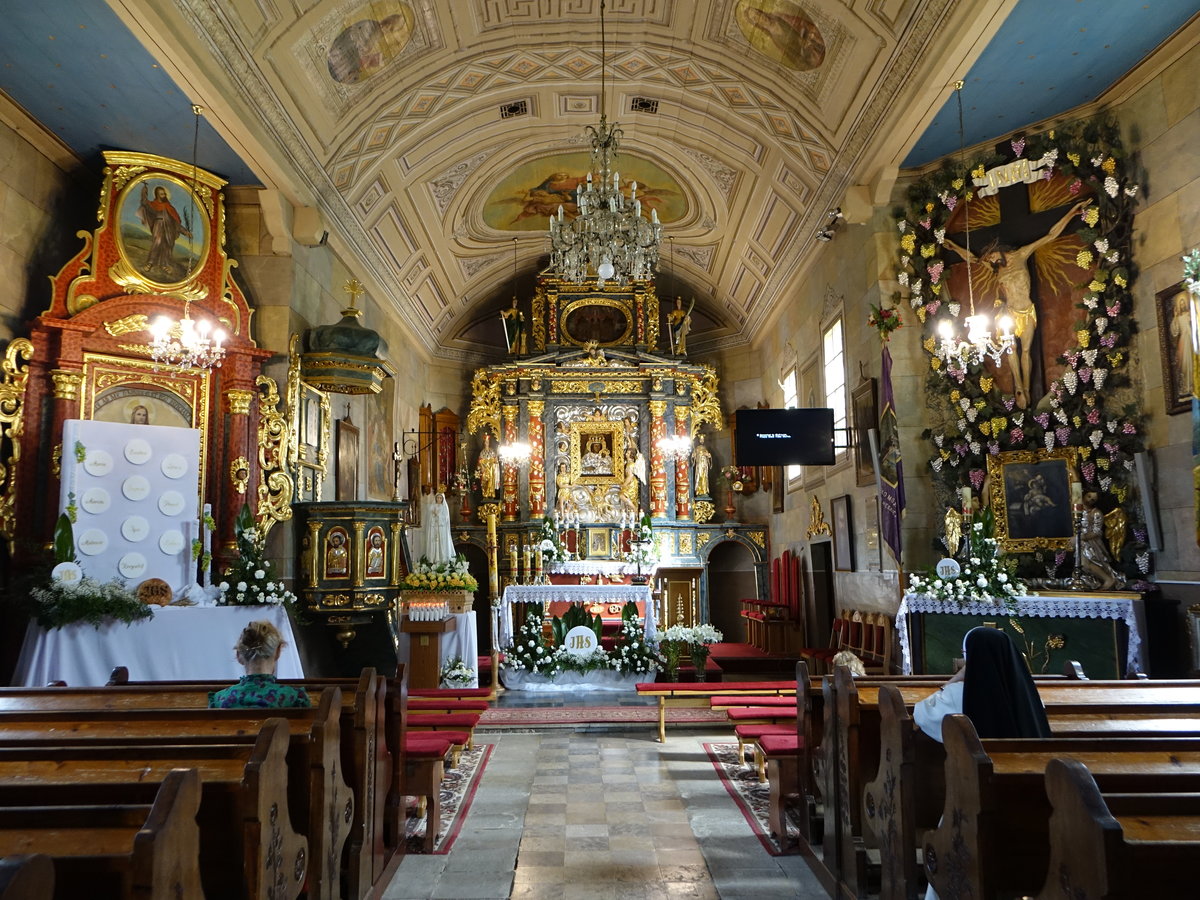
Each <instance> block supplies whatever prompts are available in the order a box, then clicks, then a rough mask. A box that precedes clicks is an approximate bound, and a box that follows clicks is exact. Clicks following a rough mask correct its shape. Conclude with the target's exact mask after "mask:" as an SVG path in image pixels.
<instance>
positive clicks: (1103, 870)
mask: <svg viewBox="0 0 1200 900" xmlns="http://www.w3.org/2000/svg"><path fill="white" fill-rule="evenodd" d="M1046 795H1047V797H1049V799H1050V805H1051V806H1052V807H1053V809H1054V812H1053V813H1052V814H1051V816H1050V860H1049V866H1048V871H1047V873H1046V883H1045V885H1044V886H1043V887H1042V889H1041V891H1040V892H1038V894H1037V900H1075V898H1077V897H1087V898H1091V900H1140V898H1143V897H1187V896H1194V895H1195V894H1196V891H1197V886H1196V879H1197V861H1198V860H1200V794H1195V793H1192V794H1166V795H1164V794H1102V793H1101V792H1100V788H1099V786H1098V785H1097V784H1096V780H1095V779H1094V778H1093V777H1092V775H1091V773H1090V772H1089V771H1088V770H1087V767H1086V766H1084V765H1083V764H1082V763H1079V762H1076V761H1075V760H1071V759H1053V760H1051V761H1050V762H1049V763H1048V764H1047V766H1046Z"/></svg>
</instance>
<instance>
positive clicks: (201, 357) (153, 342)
mask: <svg viewBox="0 0 1200 900" xmlns="http://www.w3.org/2000/svg"><path fill="white" fill-rule="evenodd" d="M203 112H204V108H203V107H201V106H197V105H196V104H194V103H193V104H192V115H193V116H195V127H194V129H193V132H192V183H191V191H192V197H193V198H194V197H196V149H197V147H198V145H199V142H200V114H201V113H203ZM191 305H192V304H191V301H190V300H189V301H185V302H184V304H183V318H182V319H180V320H179V321H178V322H177V321H175V320H174V319H173V318H171V317H170V316H167V315H162V316H158V317H156V318H155V319H154V321H153V322H151V323H150V343H149V348H150V358H151V359H152V360H153V361H154V363H155V364H156V365H162V366H174V367H175V368H179V369H209V368H212V367H214V366H216V367H219V366H220V365H221V360H222V359H224V358H225V348H224V347H223V346H221V345H222V344H223V343H224V342H225V337H226V335H225V332H224V331H223V330H221V329H220V328H214V327H213V325H212V322H210V321H209V320H208V319H193V318H192V316H191Z"/></svg>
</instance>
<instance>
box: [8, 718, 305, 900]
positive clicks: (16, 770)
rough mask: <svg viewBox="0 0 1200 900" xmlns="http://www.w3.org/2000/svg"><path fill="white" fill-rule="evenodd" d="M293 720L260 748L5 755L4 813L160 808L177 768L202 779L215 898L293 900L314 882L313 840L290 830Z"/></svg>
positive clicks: (203, 850)
mask: <svg viewBox="0 0 1200 900" xmlns="http://www.w3.org/2000/svg"><path fill="white" fill-rule="evenodd" d="M288 743H289V735H288V725H287V722H285V721H283V720H281V719H276V718H272V719H268V720H267V721H266V722H265V723H264V724H263V726H262V729H261V731H260V732H259V734H258V736H257V738H256V739H255V741H254V742H253V743H241V744H164V745H161V746H145V747H139V746H134V745H128V744H127V745H114V746H103V745H95V744H76V745H70V744H67V745H62V746H51V747H47V746H36V747H5V748H0V807H4V806H37V805H56V806H57V805H69V804H80V805H104V804H128V803H148V802H152V801H153V799H154V797H155V795H156V794H157V791H158V789H159V787H160V786H161V784H162V782H163V781H164V780H165V779H166V777H167V776H168V775H169V774H170V773H171V772H172V771H173V770H174V769H177V768H194V769H196V771H197V772H198V774H199V777H200V780H201V785H202V788H201V800H200V810H199V814H198V820H199V825H200V876H201V881H202V882H203V884H204V893H205V895H206V896H207V897H222V898H238V897H244V898H249V900H266V898H268V897H270V898H272V900H292V898H295V897H296V896H298V895H299V893H300V891H301V889H302V888H303V886H304V883H305V878H306V876H307V874H308V842H307V841H306V840H305V838H304V837H303V836H301V835H299V834H296V833H295V832H294V831H293V830H292V822H291V816H290V813H289V806H288V796H287V751H288Z"/></svg>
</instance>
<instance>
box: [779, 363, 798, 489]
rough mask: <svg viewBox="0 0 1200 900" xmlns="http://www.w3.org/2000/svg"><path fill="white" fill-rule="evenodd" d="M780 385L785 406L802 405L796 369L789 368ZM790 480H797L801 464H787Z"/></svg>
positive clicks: (785, 407) (787, 407) (790, 407)
mask: <svg viewBox="0 0 1200 900" xmlns="http://www.w3.org/2000/svg"><path fill="white" fill-rule="evenodd" d="M779 386H780V387H782V388H783V408H784V409H795V408H796V407H797V406H799V405H800V392H799V390H798V389H797V387H796V370H795V369H789V370H788V373H787V374H786V375H784V376H783V381H781V382H779ZM786 468H787V479H788V481H789V482H790V481H795V480H796V479H798V478H799V477H800V472H801V467H800V466H787V467H786Z"/></svg>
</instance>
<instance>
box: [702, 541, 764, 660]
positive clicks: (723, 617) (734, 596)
mask: <svg viewBox="0 0 1200 900" xmlns="http://www.w3.org/2000/svg"><path fill="white" fill-rule="evenodd" d="M757 596H758V579H757V577H756V576H755V571H754V556H753V554H752V553H751V552H750V548H748V547H747V546H746V545H745V544H743V543H741V542H740V541H731V540H725V541H721V542H720V543H719V544H717V545H716V546H715V547H713V548H712V551H711V552H710V553H709V554H708V620H709V621H710V622H711V623H712V624H713V625H714V626H715V627H717V628H718V629H720V631H721V634H723V635H724V636H725V641H726V643H739V644H744V643H746V620H745V619H743V618H742V599H743V598H747V597H757Z"/></svg>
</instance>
